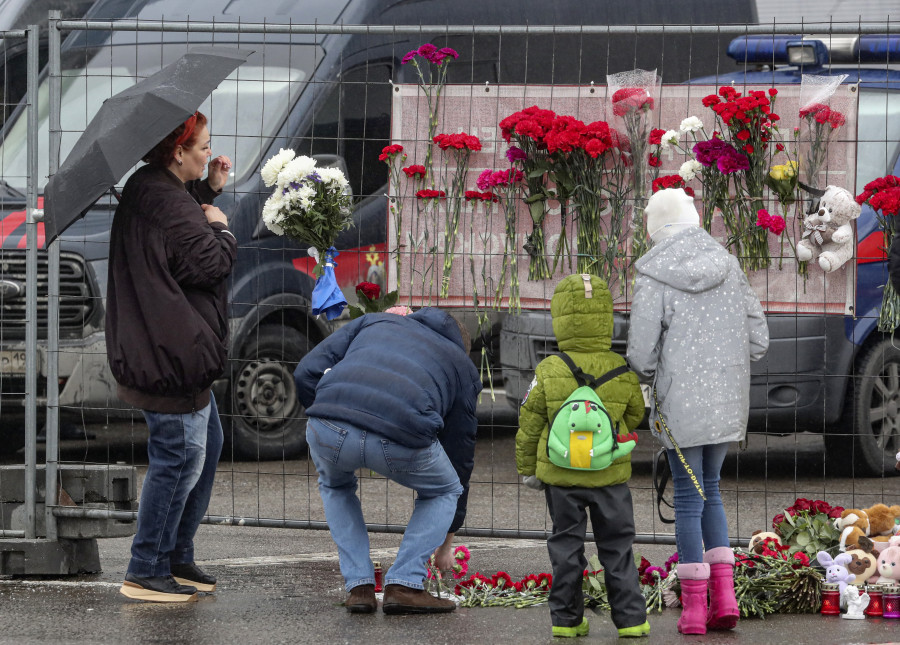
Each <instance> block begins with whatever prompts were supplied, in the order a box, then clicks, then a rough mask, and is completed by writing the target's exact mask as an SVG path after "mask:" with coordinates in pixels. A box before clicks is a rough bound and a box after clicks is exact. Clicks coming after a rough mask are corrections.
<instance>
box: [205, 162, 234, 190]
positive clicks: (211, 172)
mask: <svg viewBox="0 0 900 645" xmlns="http://www.w3.org/2000/svg"><path fill="white" fill-rule="evenodd" d="M230 172H231V159H229V158H228V157H226V156H225V155H219V156H218V157H216V158H215V159H213V160H212V161H210V162H209V169H208V170H207V173H206V180H207V181H208V182H209V187H210V188H212V189H213V190H215V191H220V190H222V189H223V188H224V187H225V184H226V182H227V181H228V175H229V173H230Z"/></svg>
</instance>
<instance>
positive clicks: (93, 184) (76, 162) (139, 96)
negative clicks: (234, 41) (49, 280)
mask: <svg viewBox="0 0 900 645" xmlns="http://www.w3.org/2000/svg"><path fill="white" fill-rule="evenodd" d="M252 53H253V52H252V51H247V50H239V49H229V48H222V47H196V48H194V49H192V50H191V51H189V52H188V53H186V54H185V55H184V56H182V57H181V58H179V59H178V60H176V61H175V62H174V63H172V64H171V65H168V66H166V67H164V68H163V69H161V70H160V71H158V72H157V73H156V74H153V75H152V76H149V77H147V78H146V79H144V80H143V81H141V82H139V83H137V84H136V85H133V86H132V87H130V88H128V89H127V90H124V91H123V92H119V93H118V94H116V95H114V96H112V97H110V98H108V99H106V101H104V102H103V105H101V106H100V109H99V110H98V111H97V114H96V115H94V118H93V119H91V122H90V123H89V124H88V126H87V128H85V130H84V134H82V135H81V137H80V138H79V139H78V141H76V142H75V146H74V147H73V148H72V151H71V152H70V153H69V156H68V157H66V160H65V162H64V163H63V164H62V166H60V168H59V171H58V172H57V173H56V174H55V175H53V177H51V178H50V181H49V182H48V183H47V188H46V190H45V193H44V197H45V200H44V203H45V206H44V225H45V227H46V229H45V230H46V236H47V243H48V244H49V243H50V242H51V241H52V240H54V239H55V238H56V237H57V236H58V235H59V234H60V233H62V232H63V231H64V230H66V228H67V227H68V226H69V225H70V224H71V223H72V222H74V221H75V220H76V219H78V218H79V217H81V216H82V215H84V213H85V211H87V210H88V209H89V208H90V207H91V206H92V205H93V204H94V202H95V201H97V199H98V198H99V197H100V196H101V195H103V193H105V192H106V191H108V190H109V189H110V187H111V186H113V185H115V183H116V182H118V181H119V180H120V179H121V178H122V177H123V176H124V175H125V173H126V172H128V170H129V169H131V168H132V167H133V166H134V165H135V164H137V163H138V162H139V161H140V160H141V158H143V157H144V155H146V154H147V153H148V152H149V151H150V150H151V149H153V147H154V146H155V145H156V144H157V143H159V142H160V141H162V140H163V138H165V137H166V135H168V134H169V133H170V132H172V130H174V129H175V128H176V127H178V125H179V124H181V123H183V122H184V121H185V120H186V119H187V118H188V117H189V116H190V115H191V114H193V113H194V112H195V111H196V110H197V108H198V107H200V104H201V103H203V101H205V100H206V98H207V97H208V96H209V95H210V94H211V93H212V91H213V90H214V89H215V88H216V87H217V86H218V85H219V83H221V82H222V81H223V80H224V79H225V78H226V77H227V76H228V75H229V74H231V72H233V71H234V70H235V69H236V68H237V67H238V65H240V64H241V63H243V62H245V61H246V60H247V58H248V57H249V56H250V54H252Z"/></svg>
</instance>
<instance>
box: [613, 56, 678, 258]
mask: <svg viewBox="0 0 900 645" xmlns="http://www.w3.org/2000/svg"><path fill="white" fill-rule="evenodd" d="M606 82H607V85H608V86H609V89H610V91H611V92H612V97H611V102H612V111H613V115H615V116H616V117H617V118H618V119H620V120H621V129H622V131H623V132H624V133H625V137H626V138H627V139H628V143H629V151H628V153H627V156H628V163H627V165H628V166H629V168H630V172H629V173H628V179H629V183H630V188H631V191H630V198H631V221H630V224H631V226H630V229H631V231H630V232H631V262H634V261H635V260H637V259H638V258H640V257H641V256H642V255H643V254H644V253H646V252H647V250H648V248H649V241H648V240H647V232H646V223H645V222H644V207H645V206H646V204H647V175H648V166H650V167H658V166H659V161H660V159H659V155H658V153H659V150H666V149H667V148H668V147H669V145H671V141H672V139H673V138H674V139H675V141H676V142H677V138H678V136H679V133H678V132H666V133H664V134H663V135H662V137H661V138H660V141H659V143H658V149H657V150H656V152H655V153H652V154H649V155H648V151H647V146H648V145H649V139H650V133H651V127H650V122H651V114H650V113H651V110H653V106H654V103H655V97H658V95H659V87H660V84H661V82H662V79H660V77H659V76H657V75H656V70H655V69H654V70H652V71H646V70H642V69H634V70H631V71H627V72H619V73H618V74H608V75H607V76H606Z"/></svg>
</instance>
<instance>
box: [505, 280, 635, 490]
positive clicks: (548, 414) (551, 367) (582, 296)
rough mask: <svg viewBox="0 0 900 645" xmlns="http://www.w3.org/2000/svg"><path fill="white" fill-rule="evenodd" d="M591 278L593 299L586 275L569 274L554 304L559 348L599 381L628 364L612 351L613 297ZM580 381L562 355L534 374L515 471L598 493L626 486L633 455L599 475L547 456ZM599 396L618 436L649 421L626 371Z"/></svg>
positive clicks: (523, 414)
mask: <svg viewBox="0 0 900 645" xmlns="http://www.w3.org/2000/svg"><path fill="white" fill-rule="evenodd" d="M589 278H590V295H591V297H590V298H588V297H586V293H587V291H588V289H587V283H586V281H585V280H584V279H583V278H582V276H581V274H577V275H570V276H568V277H566V278H564V279H563V280H562V281H560V283H559V284H558V285H557V286H556V290H555V291H554V292H553V300H551V302H550V314H551V315H552V316H553V334H554V335H555V336H556V340H557V343H558V344H559V349H560V351H562V352H565V353H567V354H568V355H569V356H570V357H571V358H572V360H573V361H574V362H575V364H576V365H577V366H578V367H580V368H581V369H582V370H583V371H585V372H587V373H588V374H592V375H593V376H595V377H599V376H601V375H603V374H605V373H606V372H608V371H610V370H612V369H614V368H616V367H618V366H620V365H623V364H624V363H625V359H624V358H622V357H621V356H619V355H618V354H616V353H615V352H613V351H612V350H611V349H610V347H611V344H612V332H613V307H612V296H611V295H610V293H609V288H608V287H607V286H606V282H605V281H604V280H602V279H601V278H598V277H597V276H589ZM577 385H578V384H577V383H576V381H575V377H574V376H572V372H571V371H570V370H569V368H568V367H567V366H566V364H565V363H564V362H563V361H562V359H560V358H559V357H558V356H548V357H547V358H545V359H544V360H542V361H541V362H540V364H539V365H538V366H537V369H536V370H535V376H534V380H533V381H532V382H531V387H530V389H529V390H528V393H527V394H526V395H525V399H524V400H523V402H522V407H521V409H520V410H519V431H518V433H517V434H516V469H517V470H518V471H519V474H520V475H537V478H538V479H540V480H541V481H542V482H544V483H545V484H550V485H551V486H566V487H572V486H579V487H584V488H599V487H600V486H612V485H615V484H622V483H624V482H627V481H628V480H629V479H630V478H631V455H630V454H629V455H624V456H622V457H619V458H618V459H616V460H615V461H614V462H613V463H612V465H610V466H609V468H606V469H604V470H596V471H585V470H571V469H568V468H560V467H559V466H556V465H554V464H552V463H550V459H549V457H548V456H547V435H548V433H549V422H550V419H552V418H553V415H554V414H555V413H556V411H557V410H558V409H559V408H560V406H561V405H562V404H563V402H564V401H565V400H566V398H567V397H568V396H569V395H570V394H571V393H572V391H573V390H574V389H575V388H576V387H577ZM597 394H598V395H599V396H600V399H601V400H602V401H603V404H604V405H605V406H606V409H607V411H608V412H609V414H610V416H611V417H612V420H613V423H616V422H619V434H626V433H628V432H630V431H632V430H634V429H635V428H636V427H637V425H638V424H639V423H640V422H641V419H643V417H644V396H643V394H641V387H640V385H639V384H638V379H637V375H635V373H634V372H627V373H626V374H623V375H622V376H619V377H617V378H615V379H613V380H612V381H609V382H608V383H606V384H604V385H602V386H601V387H600V388H599V389H598V390H597Z"/></svg>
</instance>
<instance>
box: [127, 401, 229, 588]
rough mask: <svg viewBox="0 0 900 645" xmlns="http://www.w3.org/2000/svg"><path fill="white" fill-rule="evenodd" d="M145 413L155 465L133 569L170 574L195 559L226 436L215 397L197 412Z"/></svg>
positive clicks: (133, 550) (144, 495)
mask: <svg viewBox="0 0 900 645" xmlns="http://www.w3.org/2000/svg"><path fill="white" fill-rule="evenodd" d="M144 418H145V419H146V420H147V426H148V428H149V429H150V440H149V442H148V443H147V455H148V457H149V465H148V466H147V475H146V476H145V477H144V484H143V488H142V489H141V504H140V506H139V507H138V520H137V533H136V534H135V536H134V541H133V542H132V544H131V562H129V564H128V572H129V573H132V574H134V575H136V576H141V577H153V576H166V575H169V573H170V565H171V564H183V563H187V562H193V561H194V535H195V534H196V533H197V527H198V526H200V520H201V519H203V516H204V515H206V509H207V508H208V507H209V498H210V496H211V495H212V487H213V480H214V479H215V476H216V465H217V464H218V463H219V456H220V455H221V454H222V442H223V440H224V437H223V434H222V423H221V421H220V420H219V411H218V409H217V408H216V401H215V399H214V398H212V397H210V400H209V405H207V406H206V407H205V408H203V409H202V410H198V411H196V412H190V413H188V414H161V413H158V412H149V411H147V410H144Z"/></svg>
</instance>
